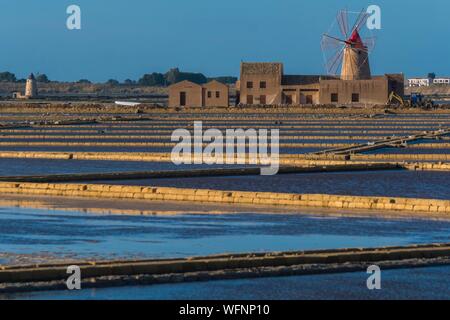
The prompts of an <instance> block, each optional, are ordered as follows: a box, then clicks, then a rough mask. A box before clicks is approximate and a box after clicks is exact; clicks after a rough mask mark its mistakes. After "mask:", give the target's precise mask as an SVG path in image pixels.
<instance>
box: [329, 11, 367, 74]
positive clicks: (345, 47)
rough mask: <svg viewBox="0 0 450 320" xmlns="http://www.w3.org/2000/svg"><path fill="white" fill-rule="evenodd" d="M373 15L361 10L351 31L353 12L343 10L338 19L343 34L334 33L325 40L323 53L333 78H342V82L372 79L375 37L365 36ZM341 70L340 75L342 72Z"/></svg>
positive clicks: (340, 31)
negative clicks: (368, 22)
mask: <svg viewBox="0 0 450 320" xmlns="http://www.w3.org/2000/svg"><path fill="white" fill-rule="evenodd" d="M368 17H369V14H368V13H367V12H366V11H365V10H363V11H361V12H360V13H359V14H358V16H357V18H356V20H355V21H354V23H353V27H352V28H351V29H350V28H349V23H348V20H349V12H348V11H345V10H341V11H340V12H339V13H338V16H337V19H336V20H337V23H335V24H334V25H338V26H339V31H338V32H336V33H340V34H338V35H335V33H333V32H332V30H330V32H329V33H326V34H324V35H323V37H322V51H323V53H324V59H325V64H326V68H327V72H328V74H329V75H334V76H340V78H341V80H368V79H370V78H371V72H370V65H369V54H370V52H371V51H372V49H373V47H374V46H375V38H373V37H363V36H361V34H362V33H363V32H364V31H366V28H363V27H364V26H365V24H366V21H367V18H368ZM339 69H340V73H339Z"/></svg>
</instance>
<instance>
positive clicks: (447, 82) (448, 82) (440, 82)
mask: <svg viewBox="0 0 450 320" xmlns="http://www.w3.org/2000/svg"><path fill="white" fill-rule="evenodd" d="M433 84H438V85H450V78H435V79H433Z"/></svg>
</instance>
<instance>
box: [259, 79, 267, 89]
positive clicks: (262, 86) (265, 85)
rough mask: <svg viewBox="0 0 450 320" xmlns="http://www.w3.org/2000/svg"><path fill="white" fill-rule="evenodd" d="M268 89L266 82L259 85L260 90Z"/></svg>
mask: <svg viewBox="0 0 450 320" xmlns="http://www.w3.org/2000/svg"><path fill="white" fill-rule="evenodd" d="M266 87H267V84H266V82H265V81H261V82H260V83H259V88H260V89H265V88H266Z"/></svg>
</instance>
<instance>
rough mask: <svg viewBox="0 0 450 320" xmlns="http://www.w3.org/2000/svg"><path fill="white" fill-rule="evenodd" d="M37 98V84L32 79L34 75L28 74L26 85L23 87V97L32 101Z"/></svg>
mask: <svg viewBox="0 0 450 320" xmlns="http://www.w3.org/2000/svg"><path fill="white" fill-rule="evenodd" d="M37 96H38V89H37V83H36V78H35V77H34V74H30V76H29V77H28V79H27V83H26V85H25V97H26V98H28V99H33V98H36V97H37Z"/></svg>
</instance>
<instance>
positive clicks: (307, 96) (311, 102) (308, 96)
mask: <svg viewBox="0 0 450 320" xmlns="http://www.w3.org/2000/svg"><path fill="white" fill-rule="evenodd" d="M306 104H313V97H312V95H310V94H308V95H306Z"/></svg>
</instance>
